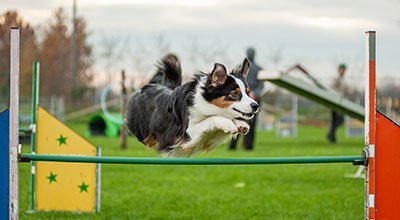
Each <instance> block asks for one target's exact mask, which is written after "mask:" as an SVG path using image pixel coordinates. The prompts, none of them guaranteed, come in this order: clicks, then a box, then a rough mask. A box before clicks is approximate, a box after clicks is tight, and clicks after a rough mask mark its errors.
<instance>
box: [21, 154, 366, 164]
mask: <svg viewBox="0 0 400 220" xmlns="http://www.w3.org/2000/svg"><path fill="white" fill-rule="evenodd" d="M20 161H22V162H28V161H50V162H76V163H113V164H165V165H179V164H182V165H235V164H243V165H244V164H303V163H353V164H354V165H361V164H364V161H365V158H364V157H362V156H323V157H317V156H316V157H270V158H145V157H104V156H101V157H95V156H72V155H70V156H68V155H50V154H21V158H20Z"/></svg>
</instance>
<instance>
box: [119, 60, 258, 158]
mask: <svg viewBox="0 0 400 220" xmlns="http://www.w3.org/2000/svg"><path fill="white" fill-rule="evenodd" d="M157 67H158V71H157V74H158V75H161V76H162V80H161V84H148V85H145V86H144V87H143V88H142V89H141V91H140V92H138V93H135V94H133V95H132V97H131V98H130V100H129V102H128V106H127V111H126V117H125V122H126V125H127V127H128V129H129V130H130V132H131V133H132V134H134V135H135V136H136V137H137V138H138V140H139V141H141V142H142V143H144V144H145V145H146V146H148V147H151V148H153V147H154V148H156V150H157V151H158V152H160V153H162V154H166V155H167V156H170V157H183V156H186V157H188V156H191V155H194V154H196V153H198V152H205V151H209V150H210V149H212V148H213V147H216V146H218V145H220V144H221V143H222V142H224V141H227V140H229V139H230V138H232V137H234V136H236V135H237V134H247V132H248V130H249V125H248V124H247V123H246V121H247V120H249V119H251V118H252V117H254V114H255V113H257V111H258V109H259V105H258V103H257V102H256V101H255V100H253V99H251V98H250V97H249V93H250V89H249V86H248V84H247V82H246V76H247V74H248V71H249V67H250V63H249V61H248V60H247V58H246V59H244V61H243V64H242V66H241V67H240V68H235V69H233V70H232V71H231V72H230V73H229V74H228V73H227V70H226V68H225V66H224V65H222V64H219V63H215V64H214V68H213V70H212V71H211V72H210V73H203V72H200V73H198V74H196V75H195V76H194V77H193V79H192V80H191V81H189V82H187V83H185V84H183V85H181V82H182V70H181V64H180V62H179V60H178V58H177V57H176V56H175V55H172V54H170V55H167V56H165V57H164V58H162V59H161V61H160V62H159V63H158V66H157Z"/></svg>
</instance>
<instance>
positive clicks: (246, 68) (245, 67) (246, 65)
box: [240, 58, 250, 78]
mask: <svg viewBox="0 0 400 220" xmlns="http://www.w3.org/2000/svg"><path fill="white" fill-rule="evenodd" d="M249 69H250V62H249V60H248V59H247V58H244V60H243V64H242V69H241V70H240V73H241V74H242V76H243V77H244V78H246V77H247V74H248V73H249Z"/></svg>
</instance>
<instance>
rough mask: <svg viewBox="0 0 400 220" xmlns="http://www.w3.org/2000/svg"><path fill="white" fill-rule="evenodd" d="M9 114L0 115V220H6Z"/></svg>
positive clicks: (7, 111) (6, 112)
mask: <svg viewBox="0 0 400 220" xmlns="http://www.w3.org/2000/svg"><path fill="white" fill-rule="evenodd" d="M9 118H10V112H9V110H8V109H6V110H4V111H3V112H1V113H0V183H1V184H0V219H8V216H9V215H8V203H9V192H10V191H9V186H10V185H9V172H8V171H9V168H10V166H9V163H10V161H9V152H8V143H9V139H8V138H9V132H10V123H9V122H10V119H9Z"/></svg>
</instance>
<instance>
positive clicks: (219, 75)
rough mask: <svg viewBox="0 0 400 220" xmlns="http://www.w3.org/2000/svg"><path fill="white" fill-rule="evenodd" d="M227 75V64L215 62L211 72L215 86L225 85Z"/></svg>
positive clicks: (212, 82)
mask: <svg viewBox="0 0 400 220" xmlns="http://www.w3.org/2000/svg"><path fill="white" fill-rule="evenodd" d="M227 77H228V75H227V73H226V68H225V66H224V65H222V64H220V63H216V64H214V69H213V70H212V71H211V74H210V79H211V84H212V85H213V86H221V85H224V84H225V81H226V78H227Z"/></svg>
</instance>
